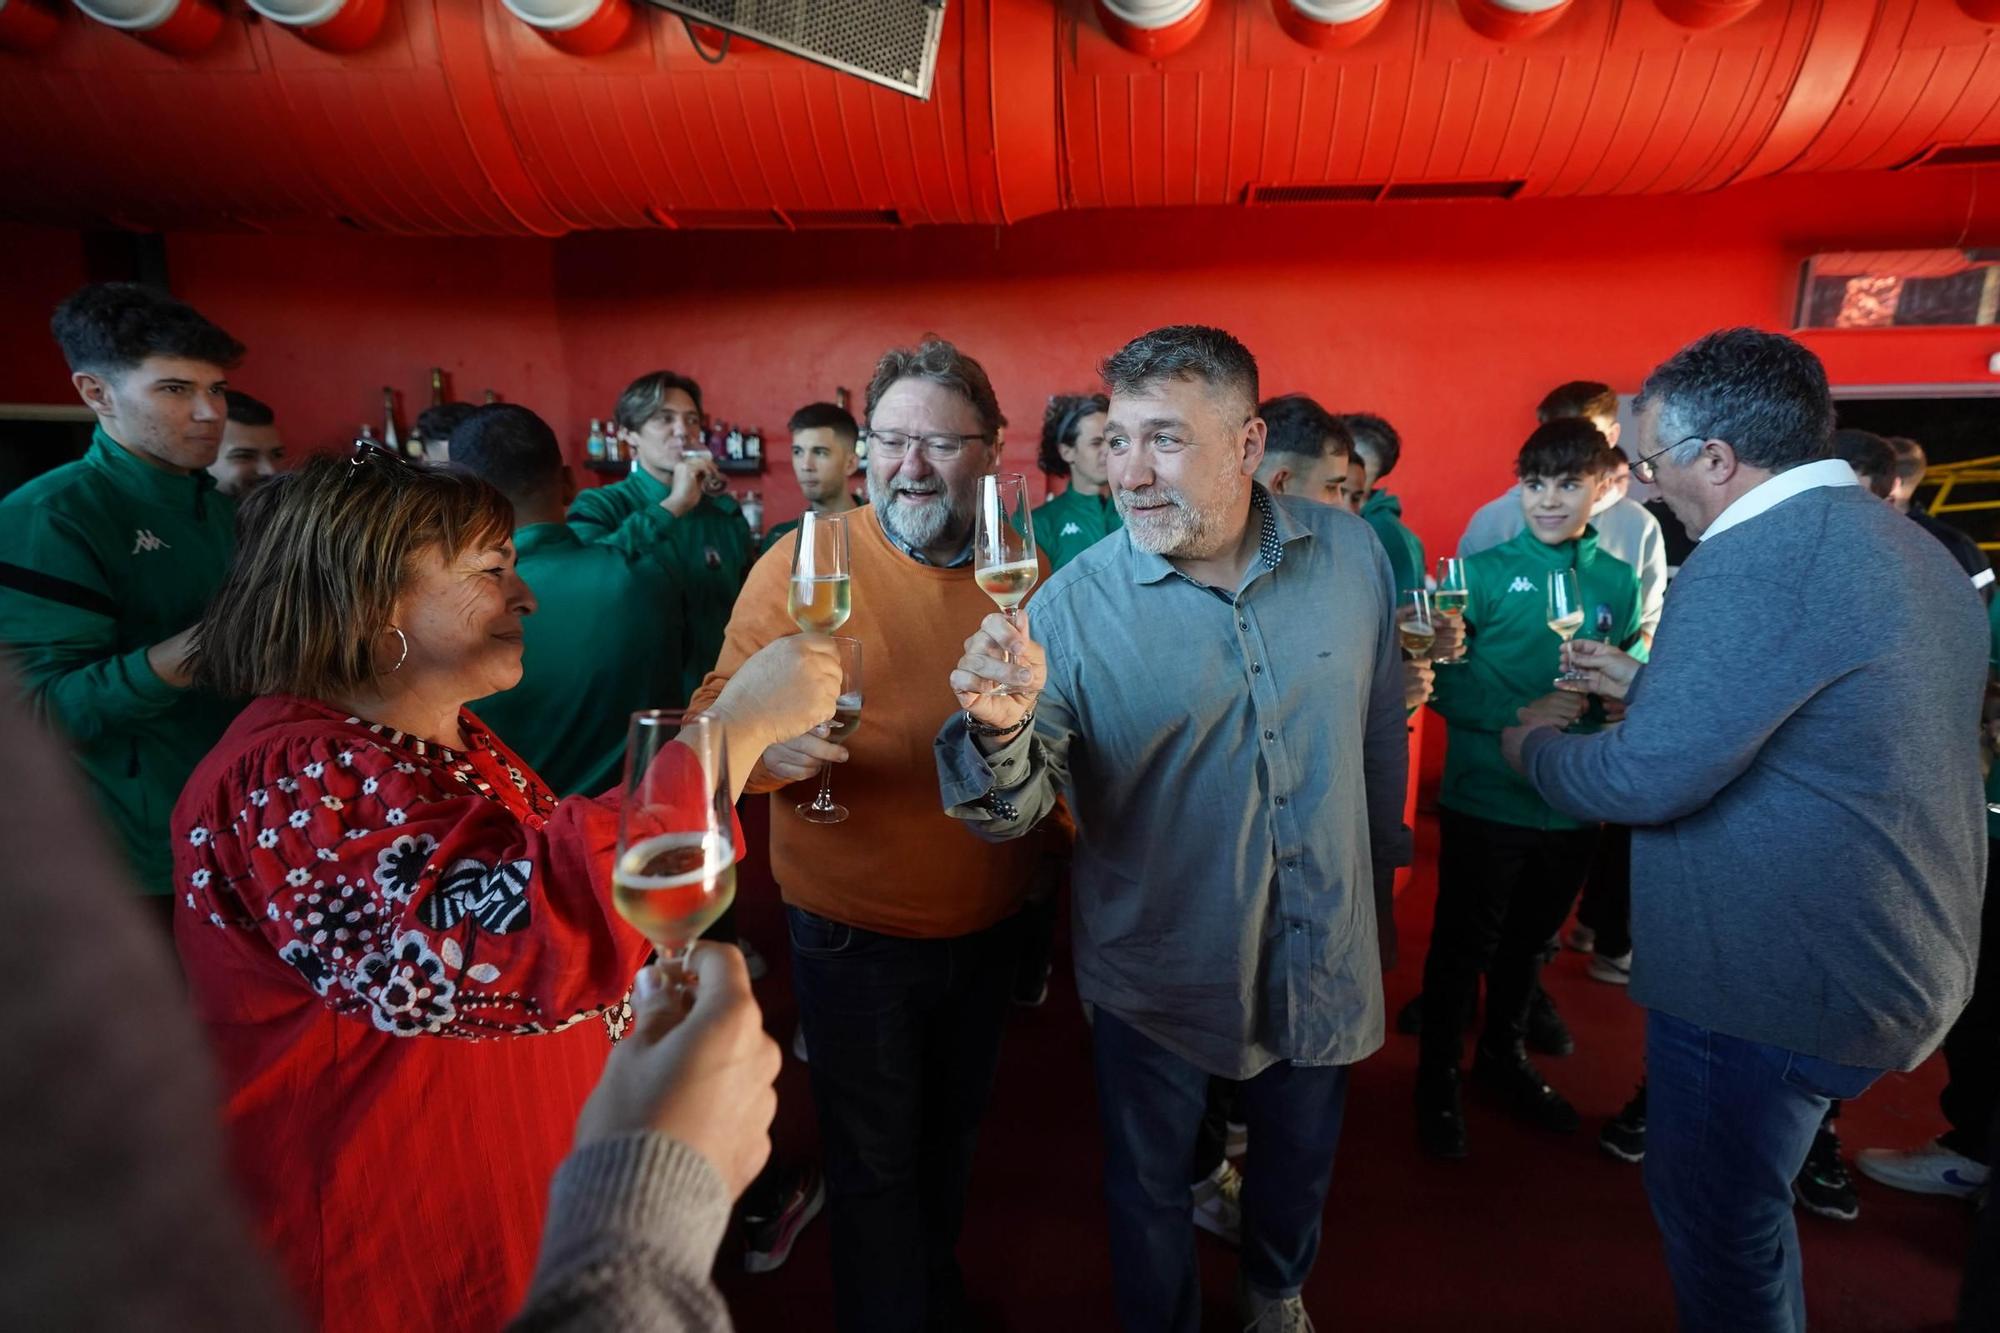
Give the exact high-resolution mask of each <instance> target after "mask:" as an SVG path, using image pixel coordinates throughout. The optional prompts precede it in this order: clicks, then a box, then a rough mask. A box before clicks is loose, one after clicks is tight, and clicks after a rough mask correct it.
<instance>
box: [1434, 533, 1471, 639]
mask: <svg viewBox="0 0 2000 1333" xmlns="http://www.w3.org/2000/svg"><path fill="white" fill-rule="evenodd" d="M1471 588H1472V585H1471V584H1470V583H1467V582H1466V579H1465V561H1463V560H1460V559H1459V558H1458V557H1456V556H1449V555H1447V556H1442V557H1440V558H1439V560H1438V575H1437V587H1436V589H1434V590H1433V591H1432V593H1431V609H1432V610H1434V611H1436V612H1437V613H1438V615H1440V616H1442V617H1443V618H1444V619H1446V620H1449V621H1451V622H1452V629H1453V630H1454V631H1455V633H1452V634H1448V635H1445V636H1444V637H1448V638H1450V639H1451V640H1452V643H1453V648H1452V651H1451V652H1450V653H1449V654H1448V655H1444V656H1440V657H1439V658H1438V660H1437V664H1438V665H1439V666H1457V665H1458V664H1459V663H1461V662H1463V661H1464V660H1465V607H1466V603H1468V602H1469V601H1471V600H1472V593H1471Z"/></svg>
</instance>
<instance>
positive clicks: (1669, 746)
mask: <svg viewBox="0 0 2000 1333" xmlns="http://www.w3.org/2000/svg"><path fill="white" fill-rule="evenodd" d="M1638 428H1639V434H1640V441H1641V443H1640V451H1639V452H1640V457H1639V460H1638V462H1637V463H1636V464H1635V465H1634V471H1635V472H1637V473H1638V474H1639V475H1640V477H1641V479H1643V480H1649V481H1653V482H1654V483H1655V484H1656V485H1657V486H1658V487H1659V488H1660V490H1661V492H1662V493H1663V494H1664V495H1665V497H1666V499H1667V503H1668V504H1669V505H1670V506H1671V507H1672V508H1673V510H1674V512H1675V514H1676V515H1677V516H1679V517H1680V519H1681V520H1682V522H1684V523H1685V524H1686V525H1687V528H1688V531H1689V532H1690V533H1692V534H1695V535H1696V536H1697V537H1699V538H1700V539H1701V545H1700V546H1699V547H1697V548H1696V550H1695V552H1694V554H1693V555H1692V556H1691V557H1690V558H1689V559H1688V561H1687V563H1686V564H1685V565H1683V566H1682V568H1681V573H1680V577H1679V578H1678V579H1677V580H1676V581H1675V584H1674V595H1673V597H1672V598H1670V599H1669V601H1668V606H1667V614H1666V618H1665V619H1664V621H1663V622H1662V623H1661V626H1660V633H1659V637H1658V639H1657V640H1656V642H1655V643H1654V645H1653V652H1652V661H1651V664H1650V665H1648V666H1647V667H1645V668H1644V669H1643V670H1642V671H1641V672H1640V673H1639V675H1638V678H1637V680H1636V681H1635V682H1634V683H1633V686H1632V688H1631V690H1630V693H1629V694H1628V696H1627V698H1628V701H1629V711H1628V713H1627V715H1626V719H1625V722H1624V724H1623V725H1622V726H1619V727H1615V728H1612V729H1610V730H1607V731H1605V732H1601V733H1599V734H1596V735H1592V736H1566V735H1563V734H1561V733H1559V732H1557V731H1555V730H1553V729H1550V728H1547V727H1518V728H1514V729H1512V730H1510V731H1508V732H1507V733H1506V735H1505V737H1504V738H1503V744H1504V746H1505V748H1506V751H1507V753H1508V755H1509V757H1510V758H1511V759H1512V760H1513V761H1514V762H1515V763H1516V764H1517V765H1518V766H1519V767H1520V768H1521V769H1522V771H1523V772H1525V773H1526V774H1527V775H1528V777H1529V779H1530V780H1531V781H1533V782H1534V784H1535V787H1536V789H1537V790H1538V791H1540V792H1541V794H1542V796H1543V797H1544V798H1545V799H1546V800H1548V801H1549V803H1550V804H1552V805H1554V806H1556V807H1557V808H1558V809H1561V810H1563V811H1565V812H1566V813H1568V814H1571V815H1573V816H1576V817H1578V818H1583V819H1603V820H1618V821H1622V822H1625V823H1629V824H1633V825H1636V826H1638V827H1636V828H1635V830H1634V833H1633V840H1632V917H1633V920H1632V935H1633V939H1634V947H1635V957H1634V963H1633V969H1632V997H1633V998H1634V999H1635V1000H1637V1001H1639V1002H1640V1003H1641V1004H1643V1005H1645V1006H1646V1008H1647V1009H1648V1010H1649V1013H1648V1015H1647V1029H1646V1059H1647V1075H1648V1098H1649V1106H1648V1113H1649V1124H1648V1128H1647V1139H1648V1144H1647V1152H1646V1189H1647V1193H1648V1195H1649V1196H1650V1198H1651V1200H1652V1205H1653V1214H1654V1217H1655V1219H1656V1220H1657V1221H1658V1223H1659V1226H1660V1230H1661V1233H1662V1236H1663V1237H1664V1239H1665V1242H1666V1252H1667V1264H1668V1267H1669V1269H1670V1270H1671V1272H1672V1276H1673V1282H1674V1291H1675V1296H1676V1299H1677V1302H1678V1305H1679V1309H1680V1319H1681V1326H1682V1327H1683V1328H1685V1329H1717V1330H1728V1333H1762V1331H1763V1330H1773V1331H1777V1330H1783V1331H1785V1333H1792V1331H1794V1330H1799V1329H1803V1328H1804V1327H1805V1301H1804V1295H1803V1289H1802V1284H1801V1271H1800V1263H1799V1251H1798V1236H1797V1233H1796V1231H1795V1229H1794V1226H1793V1223H1792V1212H1791V1202H1792V1200H1791V1182H1792V1178H1793V1177H1794V1176H1795V1175H1796V1174H1797V1172H1798V1170H1799V1167H1800V1165H1801V1164H1802V1163H1803V1162H1804V1160H1805V1157H1806V1153H1807V1150H1808V1148H1809V1147H1810V1146H1811V1144H1812V1139H1813V1134H1814V1131H1815V1129H1816V1128H1817V1127H1818V1125H1819V1123H1820V1119H1821V1116H1822V1115H1823V1113H1824V1112H1825V1110H1826V1106H1827V1103H1828V1100H1829V1099H1832V1098H1847V1097H1854V1096H1857V1095H1858V1094H1860V1093H1861V1092H1862V1091H1863V1090H1865V1089H1866V1088H1867V1087H1868V1086H1869V1085H1870V1084H1871V1083H1873V1082H1874V1081H1875V1080H1876V1079H1877V1078H1878V1077H1879V1076H1880V1075H1881V1074H1882V1073H1883V1072H1885V1071H1887V1070H1892V1069H1910V1068H1913V1067H1914V1066H1916V1065H1917V1064H1918V1063H1919V1062H1920V1061H1922V1060H1923V1059H1924V1057H1925V1056H1927V1055H1929V1054H1930V1052H1931V1051H1932V1049H1933V1048H1934V1047H1935V1046H1936V1045H1937V1043H1938V1042H1939V1040H1941V1039H1942V1037H1943V1035H1944V1032H1945V1030H1946V1028H1948V1027H1949V1026H1950V1025H1951V1021H1952V1019H1953V1018H1954V1017H1955V1016H1956V1015H1957V1013H1958V1012H1959V1010H1960V1009H1961V1008H1962V1007H1963V1006H1964V1004H1965V1001H1966V998H1967V996H1968V994H1969V993H1970V989H1971V983H1972V971H1973V960H1974V958H1975V957H1976V956H1977V951H1978V944H1979V940H1978V933H1979V904H1980V895H1981V893H1982V892H1983V889H1982V885H1983V882H1984V877H1985V859H1986V840H1985V835H1984V810H1983V808H1982V807H1983V799H1982V796H1981V791H1980V771H1979V756H1978V750H1977V737H1978V734H1979V712H1980V700H1981V694H1982V691H1983V689H1984V686H1985V678H1986V634H1985V624H1984V620H1983V616H1982V614H1981V608H1980V605H1979V599H1978V597H1977V595H1976V594H1974V593H1973V591H1972V589H1971V587H1970V586H1969V585H1968V584H1967V582H1966V580H1965V577H1964V575H1963V574H1962V573H1961V572H1960V571H1959V569H1958V568H1957V566H1956V565H1954V564H1953V563H1952V561H1951V559H1950V557H1949V556H1948V555H1946V554H1945V552H1944V551H1943V549H1942V548H1940V547H1939V546H1938V545H1937V543H1935V542H1931V541H1925V540H1923V534H1921V533H1920V532H1917V531H1916V530H1915V525H1914V524H1910V523H1903V522H1898V521H1897V520H1896V515H1895V514H1894V512H1893V511H1891V510H1890V509H1889V508H1888V506H1886V505H1883V504H1881V503H1880V502H1878V501H1877V500H1876V499H1875V498H1874V497H1873V496H1871V495H1869V494H1868V493H1867V492H1865V491H1863V490H1861V489H1860V488H1859V487H1858V486H1856V485H1855V482H1854V474H1853V472H1852V470H1851V469H1849V468H1848V466H1847V464H1845V463H1844V462H1841V461H1840V460H1839V459H1837V458H1830V457H1828V443H1829V439H1830V435H1831V432H1832V428H1833V407H1832V401H1831V398H1830V396H1829V394H1828V390H1827V383H1826V373H1825V371H1824V370H1823V369H1822V367H1821V366H1820V364H1819V361H1818V359H1817V358H1815V357H1814V356H1813V355H1812V353H1811V352H1809V351H1807V350H1806V349H1805V348H1803V347H1801V346H1800V345H1799V344H1797V343H1795V342H1793V341H1792V340H1791V339H1789V338H1785V337H1782V336H1779V335H1777V334H1769V333H1762V332H1758V331H1756V330H1753V329H1731V330H1726V331H1724V332H1720V333H1714V334H1710V335H1709V336H1708V337H1705V338H1702V339H1700V340H1699V341H1697V342H1695V343H1693V344H1691V345H1690V346H1688V347H1686V348H1684V349H1682V350H1681V351H1680V352H1679V353H1677V354H1676V355H1675V356H1674V357H1673V358H1672V359H1670V360H1669V361H1667V362H1666V363H1665V364H1663V365H1661V366H1660V367H1659V368H1658V369H1656V370H1655V371H1654V372H1653V373H1652V375H1651V376H1650V377H1649V378H1648V379H1647V381H1646V384H1645V387H1644V389H1643V390H1642V391H1641V394H1640V398H1639V418H1638Z"/></svg>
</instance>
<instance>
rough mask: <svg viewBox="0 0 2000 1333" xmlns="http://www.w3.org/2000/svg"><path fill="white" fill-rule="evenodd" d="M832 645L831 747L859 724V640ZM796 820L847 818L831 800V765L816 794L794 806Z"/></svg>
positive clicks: (842, 808)
mask: <svg viewBox="0 0 2000 1333" xmlns="http://www.w3.org/2000/svg"><path fill="white" fill-rule="evenodd" d="M833 646H834V647H835V648H836V649H837V650H839V653H840V697H839V698H838V699H837V700H835V701H834V705H833V722H832V724H831V726H830V727H829V729H828V731H827V733H826V739H827V740H828V741H829V742H831V743H832V744H834V745H845V744H847V738H848V737H849V736H852V735H853V734H854V729H855V728H856V727H858V726H860V725H861V640H859V639H841V638H836V639H834V640H833ZM797 809H798V812H799V818H801V819H803V820H805V821H806V822H807V823H808V824H838V823H840V822H841V821H842V820H844V819H846V818H847V815H848V810H847V807H846V806H844V805H841V804H840V803H839V802H837V801H835V800H834V799H833V765H832V763H830V762H829V763H826V764H823V765H821V767H820V771H819V795H818V796H817V797H816V798H814V799H813V800H811V801H800V802H799V804H798V806H797Z"/></svg>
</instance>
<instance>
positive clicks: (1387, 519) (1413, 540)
mask: <svg viewBox="0 0 2000 1333" xmlns="http://www.w3.org/2000/svg"><path fill="white" fill-rule="evenodd" d="M1361 517H1362V518H1363V519H1364V520H1366V521H1367V523H1368V526H1369V527H1371V528H1373V529H1375V536H1376V537H1377V538H1378V539H1380V541H1381V543H1382V549H1383V550H1385V551H1387V552H1388V553H1389V568H1391V569H1393V570H1394V571H1396V591H1397V592H1407V591H1409V590H1410V589H1412V588H1421V587H1423V586H1424V574H1425V569H1424V544H1423V543H1422V542H1420V541H1418V540H1417V534H1416V533H1414V532H1411V531H1410V530H1409V529H1408V528H1407V527H1405V526H1403V502H1402V501H1401V500H1398V499H1397V498H1396V497H1395V496H1393V495H1391V494H1389V492H1387V491H1376V492H1375V493H1374V494H1373V495H1370V496H1369V497H1368V500H1367V502H1366V503H1365V504H1363V505H1362V506H1361Z"/></svg>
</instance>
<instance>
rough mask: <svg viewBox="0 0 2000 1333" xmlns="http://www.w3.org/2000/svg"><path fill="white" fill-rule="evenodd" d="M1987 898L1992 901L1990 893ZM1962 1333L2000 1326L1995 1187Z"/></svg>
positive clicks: (1969, 1268) (1998, 1120)
mask: <svg viewBox="0 0 2000 1333" xmlns="http://www.w3.org/2000/svg"><path fill="white" fill-rule="evenodd" d="M1987 901H1989V902H1991V901H1992V898H1991V896H1990V894H1989V896H1988V899H1987ZM1990 1133H1991V1137H1990V1138H1989V1139H1988V1142H1990V1143H2000V1113H1996V1114H1995V1115H1994V1117H1993V1125H1992V1129H1991V1131H1990ZM1958 1327H1959V1333H1992V1331H1993V1330H1994V1329H1996V1328H2000V1200H1996V1198H1995V1197H1994V1194H1993V1190H1992V1187H1991V1186H1988V1188H1987V1197H1986V1206H1985V1207H1984V1208H1982V1209H1980V1210H1979V1220H1978V1221H1977V1222H1976V1223H1974V1229H1973V1235H1972V1256H1971V1257H1970V1258H1969V1259H1967V1260H1966V1263H1965V1287H1964V1289H1963V1290H1962V1291H1961V1292H1960V1293H1959V1297H1958Z"/></svg>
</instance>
